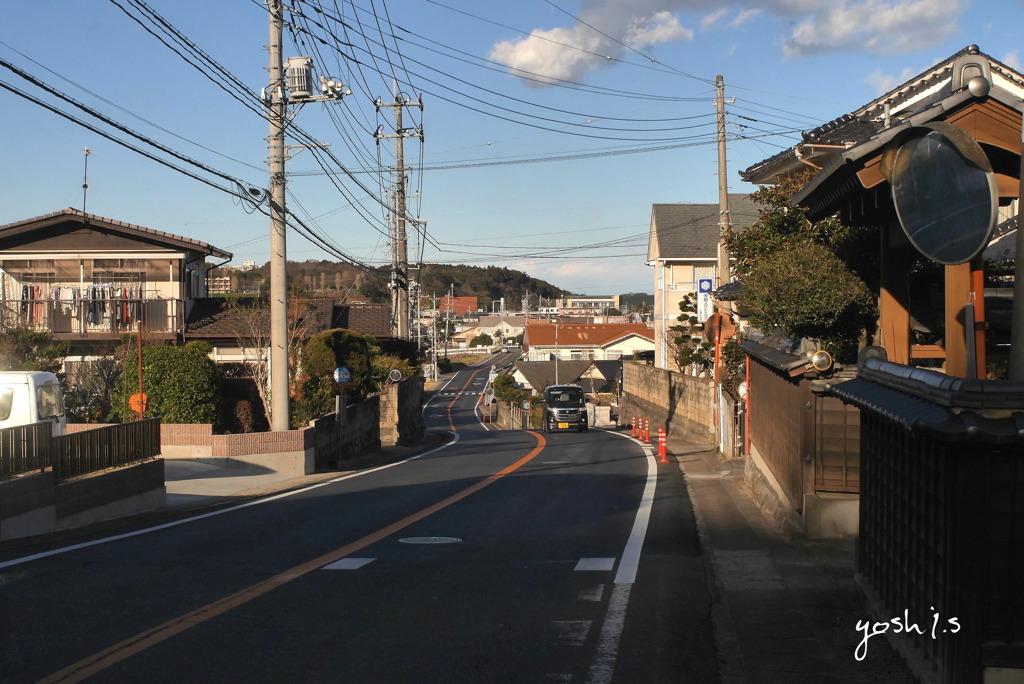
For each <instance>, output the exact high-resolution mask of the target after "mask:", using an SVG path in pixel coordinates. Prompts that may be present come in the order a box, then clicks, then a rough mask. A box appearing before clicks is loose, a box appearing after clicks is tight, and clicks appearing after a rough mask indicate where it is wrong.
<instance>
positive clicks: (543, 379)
mask: <svg viewBox="0 0 1024 684" xmlns="http://www.w3.org/2000/svg"><path fill="white" fill-rule="evenodd" d="M557 363H558V382H559V383H560V384H563V385H572V384H579V385H580V386H584V385H583V383H582V382H580V376H581V375H583V374H584V373H586V372H587V369H588V368H590V364H591V362H590V361H578V360H577V361H558V362H557ZM516 370H517V371H518V372H519V373H520V374H521V375H522V376H523V377H524V378H526V382H527V383H529V385H530V387H532V388H533V389H535V390H538V391H539V390H542V389H544V388H545V387H547V386H548V385H553V384H555V361H520V362H519V363H517V364H516Z"/></svg>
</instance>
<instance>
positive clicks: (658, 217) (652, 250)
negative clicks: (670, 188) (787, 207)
mask: <svg viewBox="0 0 1024 684" xmlns="http://www.w3.org/2000/svg"><path fill="white" fill-rule="evenodd" d="M729 214H730V216H731V219H732V220H731V224H732V229H733V230H735V231H742V230H746V229H747V228H749V227H750V226H751V225H753V223H754V222H755V221H757V218H758V215H759V214H758V205H757V204H755V203H754V201H753V200H751V199H750V195H744V194H738V193H737V194H730V195H729ZM719 232H720V228H719V212H718V204H717V203H715V204H655V205H653V207H652V209H651V234H650V242H649V244H648V247H647V259H648V261H654V260H656V259H714V258H715V257H716V256H717V253H718V237H719Z"/></svg>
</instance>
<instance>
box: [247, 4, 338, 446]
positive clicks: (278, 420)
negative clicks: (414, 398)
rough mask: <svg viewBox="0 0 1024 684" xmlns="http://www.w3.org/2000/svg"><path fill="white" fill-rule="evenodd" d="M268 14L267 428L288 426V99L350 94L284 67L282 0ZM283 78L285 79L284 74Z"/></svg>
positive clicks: (306, 61)
mask: <svg viewBox="0 0 1024 684" xmlns="http://www.w3.org/2000/svg"><path fill="white" fill-rule="evenodd" d="M266 4H267V9H268V10H269V13H270V38H269V41H268V43H267V52H268V53H269V54H270V61H269V65H268V68H267V71H268V72H269V79H268V85H267V87H266V88H264V90H263V104H264V106H265V107H266V108H267V120H268V121H269V122H270V134H269V135H268V137H267V148H268V152H267V164H268V166H269V167H270V195H269V200H270V413H271V415H270V429H271V430H273V431H274V432H283V431H286V430H288V429H289V427H290V425H291V421H290V420H289V408H288V274H287V270H286V269H287V264H288V253H287V243H286V235H285V229H286V223H285V216H286V213H285V185H284V184H285V170H284V166H285V158H286V157H285V144H284V143H285V139H284V129H285V125H286V124H287V122H288V104H289V101H291V102H294V103H295V104H298V105H299V106H301V105H303V104H305V103H306V102H325V101H327V100H337V99H341V97H342V96H344V95H350V94H351V92H352V91H351V90H348V89H346V88H345V86H343V85H342V84H341V83H340V82H338V81H334V80H330V79H327V78H325V77H323V76H321V77H320V91H321V93H322V94H321V95H313V92H312V64H313V60H312V59H310V58H308V57H298V58H293V59H290V60H288V70H287V73H286V72H285V68H284V57H283V50H282V44H283V42H284V30H283V27H284V6H283V4H282V2H281V0H266ZM286 77H287V79H286Z"/></svg>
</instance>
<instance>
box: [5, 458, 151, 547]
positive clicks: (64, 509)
mask: <svg viewBox="0 0 1024 684" xmlns="http://www.w3.org/2000/svg"><path fill="white" fill-rule="evenodd" d="M165 503H166V490H165V489H164V462H163V461H162V460H160V459H156V460H152V461H143V462H142V463H136V464H133V465H129V466H125V467H123V468H116V469H113V470H109V471H105V472H102V473H96V474H94V475H89V476H86V477H81V478H75V479H73V480H68V481H65V482H56V481H55V480H54V477H53V472H52V471H42V472H39V473H33V474H31V475H25V476H22V477H16V478H12V479H10V480H5V481H3V482H0V539H14V538H17V537H26V536H32V535H38V534H47V533H49V532H55V531H58V530H64V529H70V528H73V527H79V526H81V525H87V524H90V523H94V522H99V521H102V520H111V519H114V518H119V517H122V516H125V515H131V514H134V513H141V512H144V511H149V510H153V509H155V508H159V507H160V506H163V505H164V504H165Z"/></svg>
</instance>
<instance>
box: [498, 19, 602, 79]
mask: <svg viewBox="0 0 1024 684" xmlns="http://www.w3.org/2000/svg"><path fill="white" fill-rule="evenodd" d="M610 43H611V41H609V40H608V39H606V38H604V37H603V36H601V35H599V34H596V33H594V32H593V31H591V30H590V29H587V28H586V27H585V26H577V27H576V28H572V29H565V28H555V29H550V30H548V31H541V30H536V31H533V32H532V33H531V34H530V35H529V36H528V37H526V38H520V39H518V40H510V41H502V42H500V43H497V44H496V45H495V46H494V47H493V48H491V54H490V59H492V60H494V61H496V62H500V63H502V64H505V65H507V66H509V67H511V68H512V69H516V70H519V71H523V72H526V73H527V74H533V75H536V76H540V77H541V78H542V79H548V82H551V80H565V81H579V80H581V79H582V78H583V77H584V76H586V74H588V73H590V72H591V71H593V70H594V69H596V68H597V67H599V66H600V65H601V63H602V61H604V60H602V59H601V57H598V56H595V54H596V55H602V54H603V55H608V53H609V52H610V51H611V50H609V44H610ZM616 47H618V46H616ZM620 50H621V48H618V50H615V52H616V54H617V53H618V51H620ZM608 56H610V55H608ZM526 84H527V85H531V86H539V85H542V84H541V83H537V82H536V81H531V80H527V81H526Z"/></svg>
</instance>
